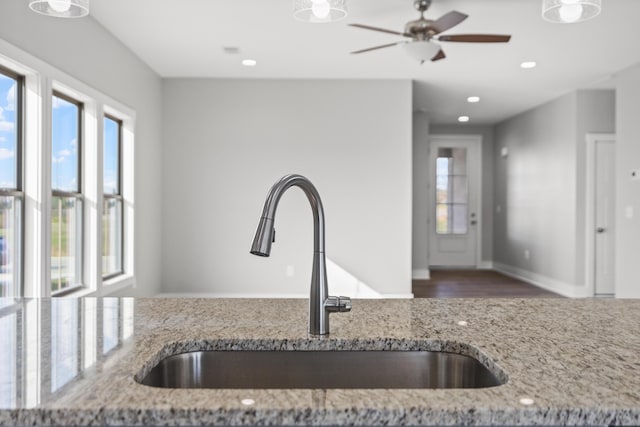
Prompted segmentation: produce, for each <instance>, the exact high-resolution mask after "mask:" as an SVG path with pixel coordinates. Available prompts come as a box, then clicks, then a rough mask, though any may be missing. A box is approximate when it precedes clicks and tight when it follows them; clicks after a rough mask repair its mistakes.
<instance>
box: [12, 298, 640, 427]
mask: <svg viewBox="0 0 640 427" xmlns="http://www.w3.org/2000/svg"><path fill="white" fill-rule="evenodd" d="M639 328H640V301H630V300H627V301H625V300H555V299H530V300H521V299H500V300H492V299H440V300H438V299H428V300H427V299H423V300H417V299H416V300H355V301H354V303H353V311H352V312H350V313H342V314H339V315H332V318H331V331H332V334H331V336H330V337H329V338H324V339H317V338H309V337H308V336H307V332H306V331H307V301H306V300H220V299H218V300H216V299H135V300H132V299H126V298H125V299H115V298H104V299H91V298H87V299H82V300H72V299H60V300H53V299H41V300H6V299H5V300H1V299H0V348H2V351H1V355H0V425H3V426H7V425H11V426H25V425H34V426H53V425H64V426H72V425H78V426H82V425H86V426H89V425H91V426H104V425H113V426H116V425H117V426H141V425H157V426H195V425H288V426H294V425H412V426H416V425H477V426H489V425H639V424H640V332H639ZM197 349H220V350H237V349H254V350H271V349H277V350H297V351H300V350H308V349H335V350H355V349H366V350H372V349H383V350H412V349H420V350H446V351H452V352H458V353H462V354H467V355H471V356H473V357H475V358H477V359H478V360H480V361H481V362H482V363H483V364H485V366H487V367H488V368H489V369H490V370H492V371H494V372H495V373H496V374H497V375H502V377H503V378H501V379H502V380H505V381H506V383H505V384H504V385H500V386H497V387H491V388H485V389H442V390H433V389H394V390H375V389H314V390H311V389H292V390H231V389H228V390H225V389H219V390H213V389H188V390H186V389H182V390H180V389H161V388H155V387H149V386H145V385H141V384H138V383H137V382H136V380H135V378H141V377H142V376H144V375H145V374H146V373H147V372H148V371H149V370H150V369H151V368H152V367H153V366H154V365H155V364H156V363H157V362H158V361H159V360H160V359H161V358H163V357H165V356H168V355H171V354H175V353H180V352H184V351H192V350H197ZM246 399H251V401H252V402H253V403H252V404H251V405H245V404H243V403H242V401H243V400H245V403H246Z"/></svg>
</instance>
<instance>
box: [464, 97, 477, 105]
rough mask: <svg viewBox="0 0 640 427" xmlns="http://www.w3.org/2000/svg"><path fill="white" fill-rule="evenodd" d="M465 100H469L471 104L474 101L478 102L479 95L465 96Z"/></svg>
mask: <svg viewBox="0 0 640 427" xmlns="http://www.w3.org/2000/svg"><path fill="white" fill-rule="evenodd" d="M467 102H470V103H472V104H474V103H476V102H480V97H479V96H470V97H468V98H467Z"/></svg>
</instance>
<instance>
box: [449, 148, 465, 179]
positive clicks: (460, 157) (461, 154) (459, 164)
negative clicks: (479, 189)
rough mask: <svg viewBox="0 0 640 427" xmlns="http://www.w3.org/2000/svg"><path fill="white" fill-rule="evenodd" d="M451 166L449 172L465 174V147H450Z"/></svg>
mask: <svg viewBox="0 0 640 427" xmlns="http://www.w3.org/2000/svg"><path fill="white" fill-rule="evenodd" d="M451 155H452V159H451V160H452V162H453V168H452V171H451V173H453V174H454V175H466V174H467V149H466V148H453V149H451Z"/></svg>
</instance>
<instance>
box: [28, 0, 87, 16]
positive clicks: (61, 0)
mask: <svg viewBox="0 0 640 427" xmlns="http://www.w3.org/2000/svg"><path fill="white" fill-rule="evenodd" d="M29 8H31V10H33V11H34V12H38V13H41V14H43V15H47V16H53V17H56V18H82V17H83V16H87V15H88V14H89V0H30V1H29Z"/></svg>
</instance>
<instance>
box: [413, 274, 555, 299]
mask: <svg viewBox="0 0 640 427" xmlns="http://www.w3.org/2000/svg"><path fill="white" fill-rule="evenodd" d="M413 296H414V297H416V298H562V296H561V295H558V294H555V293H553V292H549V291H546V290H544V289H542V288H539V287H537V286H534V285H530V284H529V283H526V282H523V281H521V280H518V279H514V278H512V277H509V276H505V275H504V274H501V273H498V272H497V271H493V270H431V279H429V280H414V281H413Z"/></svg>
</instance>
